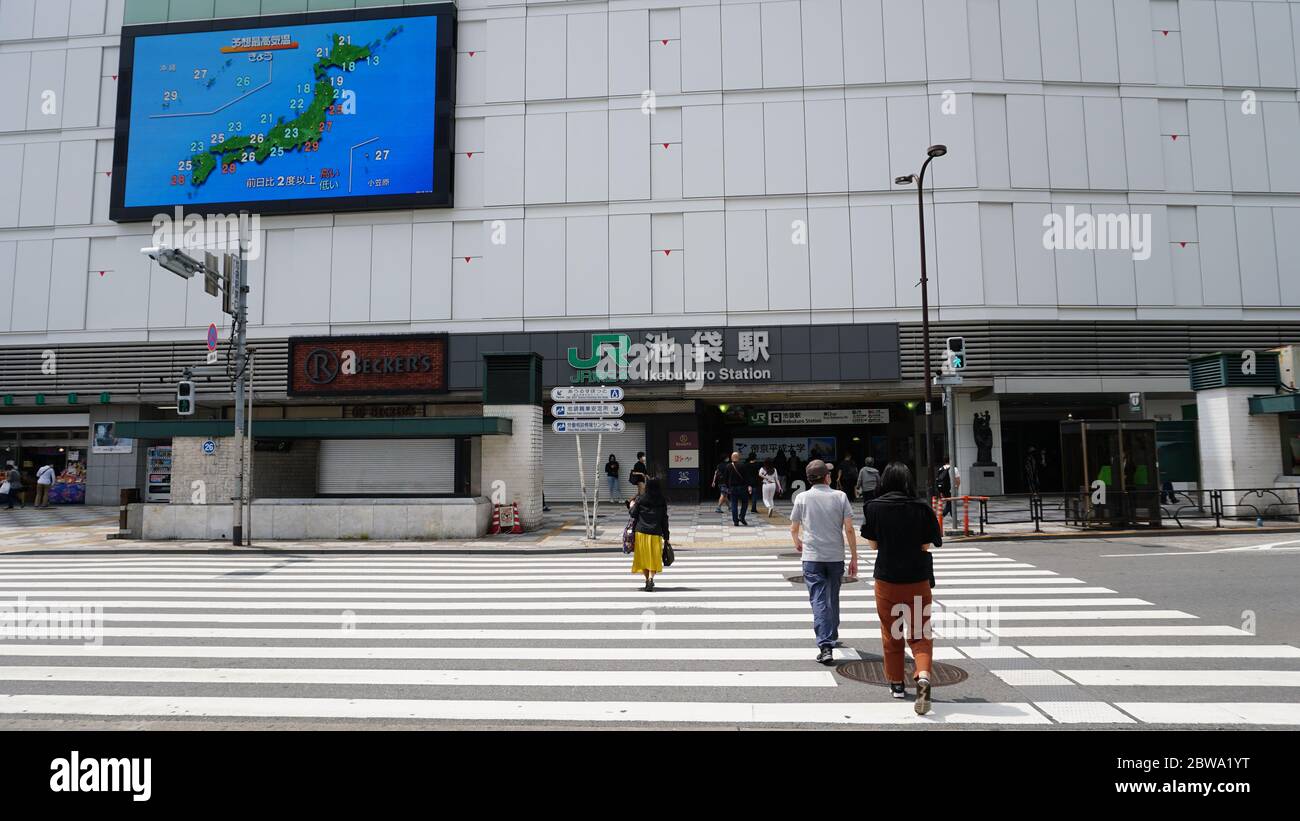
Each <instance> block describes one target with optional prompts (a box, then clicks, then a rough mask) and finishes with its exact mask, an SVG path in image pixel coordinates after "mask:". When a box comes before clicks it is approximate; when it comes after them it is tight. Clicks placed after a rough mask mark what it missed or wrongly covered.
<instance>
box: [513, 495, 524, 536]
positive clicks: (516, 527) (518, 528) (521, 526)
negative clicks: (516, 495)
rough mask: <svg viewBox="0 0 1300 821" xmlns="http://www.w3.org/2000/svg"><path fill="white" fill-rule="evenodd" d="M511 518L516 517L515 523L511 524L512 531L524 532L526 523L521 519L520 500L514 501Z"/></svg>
mask: <svg viewBox="0 0 1300 821" xmlns="http://www.w3.org/2000/svg"><path fill="white" fill-rule="evenodd" d="M511 518H512V519H514V524H513V525H511V526H510V532H511V533H523V532H524V524H523V522H521V521H519V503H518V502H514V510H513V512H512V513H511Z"/></svg>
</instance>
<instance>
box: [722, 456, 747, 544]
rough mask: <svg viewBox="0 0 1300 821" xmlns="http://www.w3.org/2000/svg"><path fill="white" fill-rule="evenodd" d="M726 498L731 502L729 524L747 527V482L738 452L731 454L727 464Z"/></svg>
mask: <svg viewBox="0 0 1300 821" xmlns="http://www.w3.org/2000/svg"><path fill="white" fill-rule="evenodd" d="M727 497H728V499H730V501H731V524H732V525H734V526H736V527H748V526H749V522H747V521H745V514H746V513H748V512H749V498H748V497H749V481H748V480H747V479H746V478H745V468H744V466H743V465H742V464H741V463H740V451H735V452H734V453H732V454H731V461H730V462H728V463H727Z"/></svg>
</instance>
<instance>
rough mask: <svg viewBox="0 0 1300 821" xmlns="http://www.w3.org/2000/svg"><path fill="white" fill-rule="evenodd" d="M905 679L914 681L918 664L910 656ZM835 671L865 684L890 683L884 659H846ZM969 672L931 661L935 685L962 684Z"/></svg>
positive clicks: (931, 671) (883, 684)
mask: <svg viewBox="0 0 1300 821" xmlns="http://www.w3.org/2000/svg"><path fill="white" fill-rule="evenodd" d="M903 664H904V670H905V672H904V679H905V680H906V681H907V682H909V683H910V682H911V681H912V675H913V673H914V672H915V670H916V666H915V665H914V664H913V663H912V660H911V659H910V658H909V659H907V660H906V661H905V662H904V663H903ZM835 672H837V673H839V674H840V675H842V676H844V677H845V678H848V679H852V680H854V681H860V682H862V683H863V684H879V685H881V686H885V685H888V684H889V681H888V679H886V678H885V663H884V662H883V661H870V660H863V661H846V662H844V663H843V664H841V665H838V666H837V667H836V668H835ZM969 675H970V674H969V673H967V672H966V671H965V670H963V669H961V668H960V667H956V666H954V665H951V664H944V663H942V662H938V661H932V662H930V683H931V684H932V685H934V686H935V687H943V686H944V685H947V684H960V683H961V682H963V681H965V680H966V679H967V678H968V677H969Z"/></svg>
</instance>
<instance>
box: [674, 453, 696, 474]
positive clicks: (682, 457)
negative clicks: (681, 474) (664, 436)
mask: <svg viewBox="0 0 1300 821" xmlns="http://www.w3.org/2000/svg"><path fill="white" fill-rule="evenodd" d="M699 466H700V452H699V451H698V450H670V451H668V467H669V469H670V470H671V469H672V468H698V467H699Z"/></svg>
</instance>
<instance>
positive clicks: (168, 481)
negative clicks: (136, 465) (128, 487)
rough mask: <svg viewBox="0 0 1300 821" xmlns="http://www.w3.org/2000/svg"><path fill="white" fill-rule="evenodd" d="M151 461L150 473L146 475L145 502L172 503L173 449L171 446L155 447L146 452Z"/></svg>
mask: <svg viewBox="0 0 1300 821" xmlns="http://www.w3.org/2000/svg"><path fill="white" fill-rule="evenodd" d="M146 456H147V458H148V459H149V467H148V473H147V474H146V475H145V491H144V500H145V501H146V502H170V501H171V498H172V448H171V445H155V446H153V447H150V448H149V449H148V450H147V451H146Z"/></svg>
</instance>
